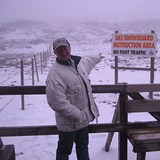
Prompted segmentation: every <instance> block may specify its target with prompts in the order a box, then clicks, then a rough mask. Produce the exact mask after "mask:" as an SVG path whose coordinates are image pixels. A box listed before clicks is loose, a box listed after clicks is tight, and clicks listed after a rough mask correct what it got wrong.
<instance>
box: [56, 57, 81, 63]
mask: <svg viewBox="0 0 160 160" xmlns="http://www.w3.org/2000/svg"><path fill="white" fill-rule="evenodd" d="M71 59H72V60H73V61H74V62H75V65H76V66H77V65H78V63H79V62H80V60H81V57H79V56H73V55H71ZM56 62H57V63H59V64H62V65H67V66H71V60H70V59H69V60H68V61H62V60H60V59H58V58H56Z"/></svg>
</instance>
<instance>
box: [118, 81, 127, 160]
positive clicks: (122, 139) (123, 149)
mask: <svg viewBox="0 0 160 160" xmlns="http://www.w3.org/2000/svg"><path fill="white" fill-rule="evenodd" d="M124 87H125V91H124V92H123V93H120V108H119V123H122V124H124V125H125V124H126V123H127V114H126V112H125V101H126V98H127V94H126V85H125V84H124ZM118 148H119V149H118V151H119V156H118V157H119V160H127V152H128V148H127V134H126V131H125V130H124V131H122V132H119V133H118Z"/></svg>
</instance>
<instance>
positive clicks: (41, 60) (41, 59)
mask: <svg viewBox="0 0 160 160" xmlns="http://www.w3.org/2000/svg"><path fill="white" fill-rule="evenodd" d="M40 63H41V74H43V57H42V52H41V53H40Z"/></svg>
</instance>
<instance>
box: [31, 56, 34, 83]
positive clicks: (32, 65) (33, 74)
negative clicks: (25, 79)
mask: <svg viewBox="0 0 160 160" xmlns="http://www.w3.org/2000/svg"><path fill="white" fill-rule="evenodd" d="M31 62H32V63H31V64H32V86H34V62H33V58H32V59H31Z"/></svg>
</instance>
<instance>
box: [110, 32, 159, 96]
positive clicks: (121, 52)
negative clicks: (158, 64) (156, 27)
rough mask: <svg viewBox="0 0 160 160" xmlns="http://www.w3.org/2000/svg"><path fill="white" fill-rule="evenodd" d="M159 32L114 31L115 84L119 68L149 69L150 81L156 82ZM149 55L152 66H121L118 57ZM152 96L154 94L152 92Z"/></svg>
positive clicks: (112, 50)
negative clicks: (155, 60) (155, 67)
mask: <svg viewBox="0 0 160 160" xmlns="http://www.w3.org/2000/svg"><path fill="white" fill-rule="evenodd" d="M156 42H157V34H156V33H155V32H154V31H151V33H118V32H116V33H114V34H112V49H111V52H112V55H113V56H115V66H114V67H112V68H114V69H115V84H117V83H118V69H128V70H129V69H130V70H149V71H150V83H154V71H155V70H156V69H154V59H155V57H156V52H157V43H156ZM119 56H122V57H148V58H150V59H151V65H150V68H133V67H119V66H118V57H119ZM149 96H150V98H152V94H151V93H150V95H149Z"/></svg>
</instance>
